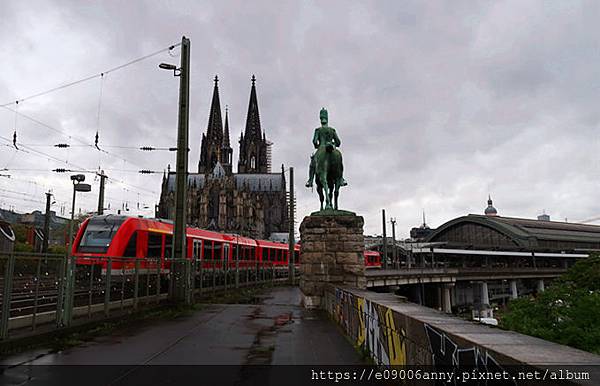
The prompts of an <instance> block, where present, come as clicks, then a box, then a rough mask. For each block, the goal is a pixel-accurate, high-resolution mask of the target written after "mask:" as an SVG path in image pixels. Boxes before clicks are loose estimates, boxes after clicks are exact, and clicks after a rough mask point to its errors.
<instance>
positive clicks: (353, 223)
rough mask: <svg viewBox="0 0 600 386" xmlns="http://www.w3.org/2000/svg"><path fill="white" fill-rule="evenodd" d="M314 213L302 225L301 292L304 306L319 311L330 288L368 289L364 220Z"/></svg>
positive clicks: (353, 216)
mask: <svg viewBox="0 0 600 386" xmlns="http://www.w3.org/2000/svg"><path fill="white" fill-rule="evenodd" d="M346 213H349V214H345V215H326V214H322V213H321V214H317V213H314V214H312V215H310V216H308V217H305V218H304V220H303V221H302V224H301V225H300V239H301V244H300V245H301V246H300V270H301V271H302V278H301V279H300V289H301V290H302V293H303V304H304V306H305V307H307V308H318V307H319V306H320V304H321V298H322V296H323V294H324V288H325V286H326V285H327V284H339V285H344V286H353V287H356V288H361V289H364V288H366V279H365V258H364V254H363V253H364V249H365V244H364V236H363V224H364V220H363V218H362V217H361V216H357V215H355V214H353V213H351V212H346Z"/></svg>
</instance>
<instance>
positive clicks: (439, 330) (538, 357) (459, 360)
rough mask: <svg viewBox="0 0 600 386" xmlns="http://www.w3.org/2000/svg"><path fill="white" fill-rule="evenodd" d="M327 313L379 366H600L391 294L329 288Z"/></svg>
mask: <svg viewBox="0 0 600 386" xmlns="http://www.w3.org/2000/svg"><path fill="white" fill-rule="evenodd" d="M323 308H324V309H325V310H326V311H327V312H328V313H329V314H330V316H331V317H332V318H333V319H334V320H335V321H336V322H337V323H338V324H339V325H340V326H341V327H342V329H343V330H344V331H345V333H346V334H347V336H348V337H349V338H350V339H351V340H352V341H353V342H354V343H355V344H356V345H357V346H358V347H360V348H362V349H363V350H365V351H366V352H368V354H369V356H370V357H371V358H372V359H373V360H374V361H375V363H377V364H380V365H434V366H448V365H449V366H477V367H479V368H483V369H488V370H489V371H494V370H499V369H501V368H502V366H506V365H523V364H528V365H540V366H543V365H557V364H558V365H569V364H572V365H574V364H577V365H592V364H593V365H600V356H597V355H593V354H590V353H587V352H584V351H581V350H577V349H573V348H570V347H567V346H562V345H559V344H555V343H551V342H547V341H544V340H542V339H538V338H533V337H530V336H527V335H522V334H518V333H516V332H511V331H504V330H501V329H499V328H494V327H490V326H486V325H481V324H476V323H473V322H469V321H466V320H462V319H459V318H457V317H453V316H450V315H447V314H444V313H442V312H439V311H436V310H433V309H430V308H427V307H423V306H419V305H417V304H413V303H408V302H401V301H400V300H399V298H398V297H396V296H395V295H392V294H388V293H374V292H368V291H364V290H358V289H353V288H344V287H334V286H329V287H327V290H326V292H325V299H324V304H323Z"/></svg>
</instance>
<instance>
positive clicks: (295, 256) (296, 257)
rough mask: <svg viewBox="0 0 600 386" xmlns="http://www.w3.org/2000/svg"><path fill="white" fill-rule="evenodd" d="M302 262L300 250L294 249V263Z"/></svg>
mask: <svg viewBox="0 0 600 386" xmlns="http://www.w3.org/2000/svg"><path fill="white" fill-rule="evenodd" d="M298 263H300V252H298V251H294V264H298Z"/></svg>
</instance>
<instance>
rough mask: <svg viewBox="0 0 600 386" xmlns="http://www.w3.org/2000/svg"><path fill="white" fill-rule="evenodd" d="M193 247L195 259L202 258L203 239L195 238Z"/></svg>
mask: <svg viewBox="0 0 600 386" xmlns="http://www.w3.org/2000/svg"><path fill="white" fill-rule="evenodd" d="M193 243H194V244H193V247H192V255H193V257H194V259H196V260H200V258H201V254H202V240H194V241H193Z"/></svg>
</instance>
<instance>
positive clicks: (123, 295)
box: [121, 259, 125, 310]
mask: <svg viewBox="0 0 600 386" xmlns="http://www.w3.org/2000/svg"><path fill="white" fill-rule="evenodd" d="M124 305H125V261H123V259H121V310H122V309H123V307H124Z"/></svg>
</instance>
